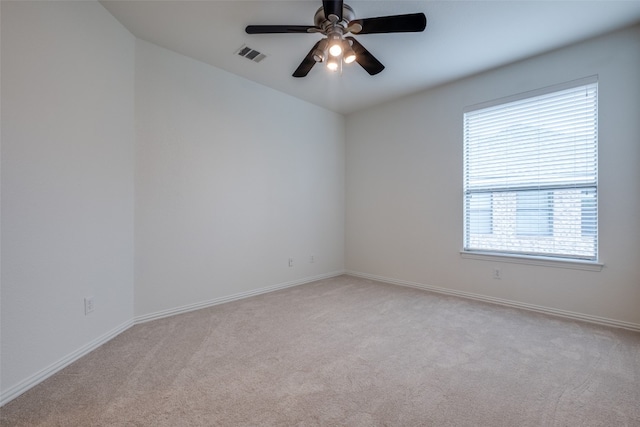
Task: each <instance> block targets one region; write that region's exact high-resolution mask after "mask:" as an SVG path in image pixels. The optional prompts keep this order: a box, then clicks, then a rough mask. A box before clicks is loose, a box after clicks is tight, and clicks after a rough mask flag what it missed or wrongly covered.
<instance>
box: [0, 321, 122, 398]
mask: <svg viewBox="0 0 640 427" xmlns="http://www.w3.org/2000/svg"><path fill="white" fill-rule="evenodd" d="M131 326H133V321H132V320H128V321H126V322H124V323H123V324H121V325H120V326H118V327H116V328H114V329H112V330H110V331H109V332H107V333H106V334H103V335H101V336H99V337H98V338H96V339H94V340H93V341H91V342H89V343H88V344H86V345H84V346H82V347H80V348H79V349H77V350H76V351H74V352H73V353H70V354H68V355H66V356H65V357H63V358H62V359H60V360H58V361H57V362H55V363H53V364H52V365H49V366H47V367H46V368H44V369H43V370H41V371H39V372H36V373H35V374H33V375H31V376H30V377H28V378H26V379H25V380H23V381H20V382H19V383H18V384H16V385H14V386H13V387H10V388H8V389H7V390H6V391H5V392H3V393H2V395H1V396H0V407H2V406H4V405H5V404H7V403H9V402H10V401H11V400H13V399H15V398H16V397H18V396H20V395H21V394H22V393H24V392H26V391H27V390H29V389H30V388H32V387H35V386H36V385H38V384H40V383H41V382H42V381H44V380H46V379H47V378H49V377H50V376H51V375H53V374H55V373H57V372H59V371H61V370H62V369H64V368H66V367H67V366H69V365H70V364H72V363H73V362H75V361H76V360H78V359H80V358H81V357H82V356H85V355H87V354H89V353H90V352H92V351H93V350H95V349H96V348H98V347H100V346H101V345H102V344H104V343H106V342H107V341H109V340H111V339H113V338H115V337H116V336H118V335H120V334H121V333H122V332H124V331H126V330H127V329H129V328H130V327H131Z"/></svg>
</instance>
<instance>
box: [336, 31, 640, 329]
mask: <svg viewBox="0 0 640 427" xmlns="http://www.w3.org/2000/svg"><path fill="white" fill-rule="evenodd" d="M639 47H640V27H638V26H636V27H634V28H631V29H627V30H624V31H620V32H616V33H613V34H610V35H607V36H604V37H599V38H596V39H593V40H590V41H587V42H584V43H581V44H578V45H574V46H570V47H567V48H564V49H560V50H557V51H554V52H551V53H547V54H544V55H541V56H538V57H535V58H532V59H529V60H526V61H523V62H519V63H516V64H512V65H509V66H506V67H502V68H499V69H496V70H494V71H490V72H487V73H483V74H481V75H477V76H474V77H471V78H467V79H464V80H461V81H458V82H455V83H452V84H449V85H446V86H442V87H438V88H435V89H433V90H429V91H426V92H422V93H418V94H415V95H412V96H409V97H406V98H403V99H400V100H397V101H395V102H391V103H387V104H384V105H381V106H377V107H374V108H371V109H368V110H365V111H361V112H358V113H354V114H352V115H350V116H348V117H347V184H346V185H347V193H346V200H347V219H346V221H347V224H346V248H347V249H346V266H347V270H348V271H350V272H353V273H356V274H360V275H365V276H368V277H375V278H381V279H387V280H391V281H394V282H397V283H402V284H408V285H413V286H423V287H432V288H436V289H439V290H443V291H446V292H451V293H459V294H460V293H463V294H467V295H470V296H477V297H483V298H486V299H489V300H492V299H493V300H496V301H498V300H500V301H513V302H516V303H518V304H520V305H523V306H531V307H534V308H539V309H543V310H546V309H551V310H550V311H555V312H557V313H559V314H563V312H569V314H572V313H574V314H578V315H579V316H582V317H584V318H586V319H588V320H598V321H600V320H603V319H612V320H614V323H615V322H617V323H619V324H621V325H623V326H631V327H636V328H638V327H640V310H638V306H639V305H640V268H639V267H638V265H639V264H640V227H639V226H638V224H639V222H638V221H639V220H638V213H639V212H640V168H639V167H638V164H640V143H639V141H640V120H639V118H640V79H638V76H640V49H639ZM591 75H598V76H599V168H600V169H599V227H600V259H601V261H602V262H603V263H604V264H605V267H604V268H603V269H602V271H599V272H594V271H582V270H576V269H573V268H564V267H567V266H563V267H561V268H558V267H550V266H539V265H531V264H526V263H525V264H520V263H511V262H509V263H507V262H505V260H504V259H498V258H495V259H491V260H476V259H466V258H462V257H461V254H460V251H461V250H462V242H463V232H462V210H463V209H462V177H463V174H462V161H463V157H462V112H463V109H464V107H466V106H470V105H474V104H478V103H481V102H485V101H490V100H494V99H499V98H502V97H505V96H509V95H514V94H518V93H523V92H526V91H529V90H534V89H538V88H543V87H546V86H551V85H555V84H558V83H563V82H567V81H571V80H575V79H579V78H582V77H587V76H591ZM494 267H497V268H500V269H501V270H502V276H503V277H502V279H500V280H495V279H493V278H492V272H493V268H494ZM571 267H575V266H571ZM601 318H603V319H601ZM625 322H626V323H628V325H627V324H626V323H625Z"/></svg>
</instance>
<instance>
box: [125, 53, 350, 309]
mask: <svg viewBox="0 0 640 427" xmlns="http://www.w3.org/2000/svg"><path fill="white" fill-rule="evenodd" d="M247 66H254V64H252V63H248V64H247ZM136 128H137V138H136V144H137V145H136V220H135V241H136V280H135V283H136V284H135V314H136V316H143V317H144V316H150V315H151V317H153V315H154V313H155V314H158V313H164V312H165V311H167V310H171V309H174V308H176V307H184V306H189V305H191V304H198V303H201V302H206V301H212V300H216V299H219V298H221V297H226V296H230V295H236V294H240V293H243V292H247V291H251V290H255V289H260V288H264V287H268V286H277V285H282V284H286V283H291V282H296V281H300V280H303V279H306V278H310V277H317V276H322V275H329V274H332V273H335V272H340V271H343V269H344V210H345V208H344V155H345V154H344V144H345V140H344V118H343V117H342V116H341V115H338V114H335V113H331V112H329V111H327V110H325V109H322V108H319V107H316V106H314V105H311V104H309V103H306V102H304V101H300V100H298V99H295V98H292V97H290V96H288V95H284V94H282V93H280V92H276V91H274V90H271V89H268V88H266V87H264V86H261V85H258V84H256V83H253V82H250V81H248V80H244V79H242V78H239V77H237V76H234V75H232V74H229V73H227V72H224V71H222V70H219V69H216V68H214V67H211V66H209V65H207V64H204V63H201V62H198V61H195V60H192V59H189V58H187V57H184V56H181V55H178V54H176V53H173V52H171V51H168V50H165V49H162V48H160V47H157V46H155V45H152V44H149V43H147V42H144V41H137V42H136ZM311 255H314V256H315V262H314V263H310V262H309V257H310V256H311ZM289 257H293V258H294V266H293V267H292V268H290V267H289V266H288V258H289Z"/></svg>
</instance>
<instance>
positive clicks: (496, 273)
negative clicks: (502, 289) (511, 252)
mask: <svg viewBox="0 0 640 427" xmlns="http://www.w3.org/2000/svg"><path fill="white" fill-rule="evenodd" d="M493 278H494V279H497V280H499V279H502V270H500V269H499V268H494V269H493Z"/></svg>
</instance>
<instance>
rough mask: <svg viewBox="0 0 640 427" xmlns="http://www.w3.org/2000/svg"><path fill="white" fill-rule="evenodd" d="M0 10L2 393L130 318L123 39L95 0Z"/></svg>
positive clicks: (128, 119)
mask: <svg viewBox="0 0 640 427" xmlns="http://www.w3.org/2000/svg"><path fill="white" fill-rule="evenodd" d="M1 16H2V27H1V28H2V78H1V80H2V82H1V85H2V169H1V170H2V177H1V178H2V211H1V215H2V224H1V225H2V239H1V251H2V277H1V279H2V295H1V296H2V306H1V313H2V314H1V315H2V318H1V321H2V326H1V328H2V329H1V355H2V356H1V357H2V360H1V369H0V372H1V377H0V382H1V388H0V390H1V392H2V399H1V400H3V401H6V400H8V399H10V398H11V397H13V396H15V395H17V394H19V393H20V392H22V391H24V390H25V389H26V388H28V387H30V386H31V385H33V384H35V383H37V382H38V381H41V380H42V379H43V378H45V377H46V376H48V375H50V374H51V373H52V372H54V371H55V370H56V369H59V368H60V367H61V366H64V365H65V363H68V362H69V361H70V360H72V359H73V358H74V357H77V356H78V355H79V354H82V353H83V352H86V351H88V350H90V349H91V348H93V346H95V345H96V343H97V342H100V341H101V340H104V339H105V338H106V337H110V336H113V335H114V334H116V333H118V332H119V331H121V330H122V329H123V328H126V327H127V326H129V325H130V324H131V320H132V318H133V207H134V205H133V196H134V186H133V162H134V151H133V142H134V137H135V129H134V120H133V119H134V98H133V93H134V92H133V91H134V86H133V85H134V54H135V51H134V49H135V44H134V38H133V37H132V36H131V34H130V33H129V32H127V31H126V30H125V29H124V28H123V27H122V26H121V25H120V24H118V23H117V21H116V20H115V19H113V17H112V16H111V15H110V14H109V13H108V12H107V11H106V10H104V8H103V7H102V6H100V5H99V4H98V3H97V2H5V1H3V2H2V14H1ZM85 296H93V297H94V298H95V311H94V312H93V313H91V314H90V315H88V316H85V314H84V297H85Z"/></svg>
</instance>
